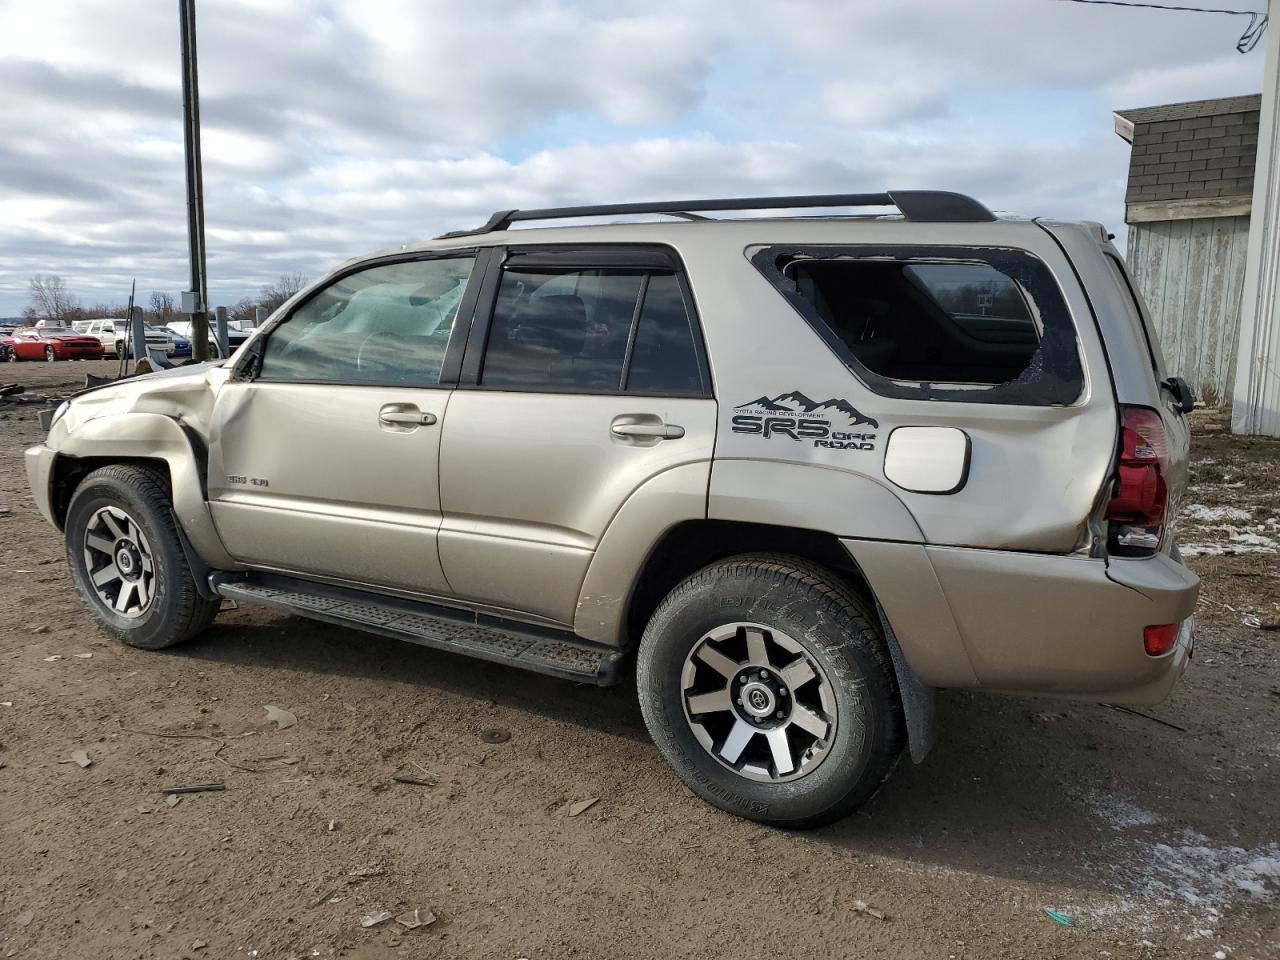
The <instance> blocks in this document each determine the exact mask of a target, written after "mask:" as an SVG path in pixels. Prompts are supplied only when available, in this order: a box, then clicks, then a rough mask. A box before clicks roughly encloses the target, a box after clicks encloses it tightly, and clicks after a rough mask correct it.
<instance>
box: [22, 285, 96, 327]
mask: <svg viewBox="0 0 1280 960" xmlns="http://www.w3.org/2000/svg"><path fill="white" fill-rule="evenodd" d="M30 295H31V306H30V307H29V308H28V310H29V311H30V313H31V314H32V315H34V317H35V319H36V320H45V321H48V322H50V323H58V324H69V323H70V322H71V321H72V320H78V319H79V318H80V315H81V313H82V311H81V310H80V301H79V299H78V298H76V297H75V296H73V295H72V294H71V293H70V292H69V291H68V290H67V282H66V281H65V280H63V279H62V277H60V276H58V275H57V274H50V275H49V276H47V277H46V276H45V275H44V274H41V273H37V274H36V275H35V276H34V277H32V278H31V281H30ZM23 316H28V314H27V313H24V314H23Z"/></svg>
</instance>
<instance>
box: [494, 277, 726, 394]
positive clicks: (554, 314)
mask: <svg viewBox="0 0 1280 960" xmlns="http://www.w3.org/2000/svg"><path fill="white" fill-rule="evenodd" d="M701 370H702V367H701V362H700V360H699V356H698V352H697V348H696V346H695V341H694V337H693V329H692V326H691V324H690V318H689V312H688V310H687V308H686V306H685V301H684V296H683V292H682V290H681V286H680V282H679V280H678V278H677V277H676V276H675V274H673V273H668V272H654V271H648V270H632V269H624V268H582V269H573V270H564V269H556V268H550V267H537V268H526V269H519V268H508V269H506V270H505V271H504V272H503V276H502V283H501V285H500V286H499V289H498V297H497V302H496V304H495V306H494V311H493V319H492V321H491V323H490V327H489V339H488V345H487V347H486V349H485V356H484V365H483V369H482V372H481V375H480V383H481V385H482V386H485V387H492V388H496V389H502V390H521V391H549V392H574V393H613V394H617V393H637V394H650V395H660V396H701V395H703V394H704V393H705V390H704V386H703V382H702V373H701Z"/></svg>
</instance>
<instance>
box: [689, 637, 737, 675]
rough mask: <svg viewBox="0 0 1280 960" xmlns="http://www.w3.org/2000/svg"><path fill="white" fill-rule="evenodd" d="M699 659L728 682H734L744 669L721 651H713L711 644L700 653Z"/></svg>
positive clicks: (704, 646) (703, 647) (703, 646)
mask: <svg viewBox="0 0 1280 960" xmlns="http://www.w3.org/2000/svg"><path fill="white" fill-rule="evenodd" d="M698 659H699V660H701V661H702V662H703V663H705V664H706V665H707V666H708V667H710V668H711V669H712V670H714V671H715V672H716V673H718V674H720V676H722V677H724V678H725V679H726V680H732V679H733V678H734V677H735V676H736V675H737V673H738V671H739V670H741V669H742V667H741V665H739V664H738V663H735V662H734V661H733V660H730V659H729V658H728V657H726V656H725V655H724V654H723V653H721V652H720V651H719V650H715V649H712V647H711V646H710V644H706V643H704V644H703V645H702V649H700V650H699V651H698Z"/></svg>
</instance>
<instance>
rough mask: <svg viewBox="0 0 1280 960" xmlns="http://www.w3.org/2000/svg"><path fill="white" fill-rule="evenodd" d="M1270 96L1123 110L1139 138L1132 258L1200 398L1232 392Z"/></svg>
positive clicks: (1123, 130) (1129, 203) (1163, 332)
mask: <svg viewBox="0 0 1280 960" xmlns="http://www.w3.org/2000/svg"><path fill="white" fill-rule="evenodd" d="M1260 105H1261V96H1260V95H1256V94H1255V95H1253V96H1246V97H1226V98H1223V99H1219V100H1196V101H1192V102H1190V103H1174V104H1168V105H1165V106H1158V107H1144V108H1141V109H1136V110H1119V111H1117V112H1116V114H1115V129H1116V133H1118V134H1119V135H1120V136H1121V137H1123V138H1124V139H1125V140H1127V141H1128V142H1129V143H1130V144H1132V145H1133V146H1132V152H1131V154H1130V159H1129V181H1128V188H1127V190H1126V192H1125V218H1124V219H1125V223H1126V224H1128V226H1129V237H1128V242H1127V247H1126V258H1127V260H1128V262H1129V269H1130V270H1131V271H1132V273H1133V275H1134V280H1135V282H1136V283H1137V285H1138V288H1139V289H1140V290H1141V291H1142V295H1143V298H1144V299H1145V300H1146V302H1147V306H1148V307H1149V308H1150V310H1151V314H1152V317H1153V318H1154V321H1155V325H1156V328H1157V330H1158V331H1159V335H1160V343H1161V345H1162V347H1163V348H1164V355H1165V359H1166V361H1167V363H1168V367H1169V372H1170V374H1171V375H1173V376H1180V377H1182V378H1183V379H1185V380H1186V381H1187V383H1189V384H1190V385H1191V389H1192V390H1194V391H1195V393H1196V396H1197V398H1198V399H1199V400H1200V401H1201V402H1203V403H1205V404H1207V405H1209V406H1216V405H1218V404H1221V403H1227V402H1230V399H1231V395H1232V394H1231V391H1232V386H1233V383H1234V380H1235V373H1236V353H1237V348H1238V344H1239V338H1240V300H1241V293H1242V291H1243V289H1244V275H1245V264H1246V263H1247V254H1248V242H1249V209H1250V203H1251V201H1252V197H1253V168H1254V159H1255V156H1256V153H1257V149H1258V146H1257V144H1258V116H1259V109H1260Z"/></svg>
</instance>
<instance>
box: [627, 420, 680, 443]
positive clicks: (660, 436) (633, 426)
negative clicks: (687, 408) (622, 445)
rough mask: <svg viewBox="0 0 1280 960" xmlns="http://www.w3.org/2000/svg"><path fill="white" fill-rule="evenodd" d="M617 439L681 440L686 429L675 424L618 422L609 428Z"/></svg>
mask: <svg viewBox="0 0 1280 960" xmlns="http://www.w3.org/2000/svg"><path fill="white" fill-rule="evenodd" d="M609 429H610V431H611V432H612V433H613V435H614V436H615V437H623V438H626V439H640V440H679V439H680V438H681V437H683V436H684V427H681V426H677V425H676V424H674V423H627V422H625V421H624V422H621V423H619V422H617V421H615V422H614V424H613V425H612V426H611V427H610V428H609Z"/></svg>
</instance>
